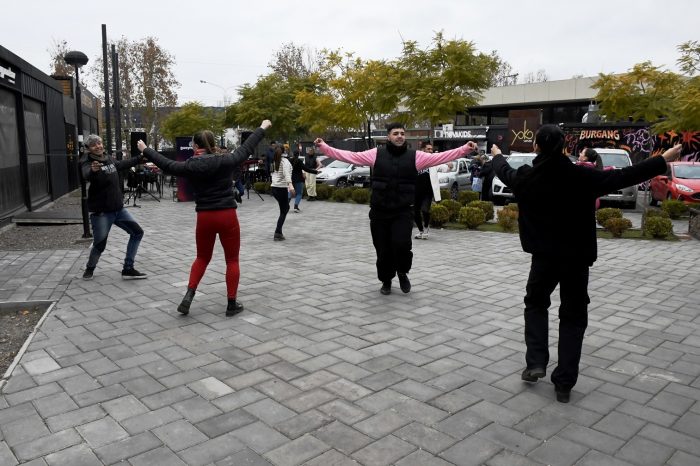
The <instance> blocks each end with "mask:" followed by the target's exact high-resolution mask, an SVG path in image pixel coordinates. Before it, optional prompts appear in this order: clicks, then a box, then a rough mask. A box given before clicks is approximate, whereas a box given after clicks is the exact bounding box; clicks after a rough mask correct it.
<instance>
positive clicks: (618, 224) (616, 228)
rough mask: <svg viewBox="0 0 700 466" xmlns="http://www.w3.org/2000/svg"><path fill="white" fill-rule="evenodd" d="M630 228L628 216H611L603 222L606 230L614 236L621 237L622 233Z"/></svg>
mask: <svg viewBox="0 0 700 466" xmlns="http://www.w3.org/2000/svg"><path fill="white" fill-rule="evenodd" d="M630 228H632V221H631V220H630V219H628V218H617V217H613V218H610V219H608V221H607V222H605V229H606V230H608V231H609V232H610V233H612V235H613V236H614V237H615V238H621V237H622V234H623V233H624V232H626V231H627V230H629V229H630Z"/></svg>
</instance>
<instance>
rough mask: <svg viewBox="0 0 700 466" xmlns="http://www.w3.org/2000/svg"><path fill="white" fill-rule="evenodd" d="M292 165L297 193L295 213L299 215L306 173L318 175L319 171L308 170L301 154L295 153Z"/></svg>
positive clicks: (293, 181) (290, 195) (293, 182)
mask: <svg viewBox="0 0 700 466" xmlns="http://www.w3.org/2000/svg"><path fill="white" fill-rule="evenodd" d="M291 163H292V184H293V185H294V191H295V192H296V195H295V196H294V213H295V214H298V213H299V212H301V210H299V204H301V198H302V195H303V194H304V181H305V179H306V178H305V175H304V172H307V173H313V174H316V173H318V170H315V169H313V168H307V167H306V165H305V164H304V162H303V161H302V160H301V159H300V158H299V152H296V151H295V152H294V156H293V157H292V162H291ZM291 197H292V194H291V193H290V194H289V198H290V199H291Z"/></svg>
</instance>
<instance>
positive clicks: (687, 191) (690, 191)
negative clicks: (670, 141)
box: [650, 162, 700, 205]
mask: <svg viewBox="0 0 700 466" xmlns="http://www.w3.org/2000/svg"><path fill="white" fill-rule="evenodd" d="M668 165H669V168H668V171H667V172H666V174H665V175H659V176H655V177H654V178H652V180H651V183H650V189H651V201H650V204H651V205H656V204H658V202H659V201H663V200H666V199H678V200H680V201H683V202H685V203H693V204H700V163H698V162H672V163H669V164H668Z"/></svg>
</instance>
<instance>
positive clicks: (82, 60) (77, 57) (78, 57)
mask: <svg viewBox="0 0 700 466" xmlns="http://www.w3.org/2000/svg"><path fill="white" fill-rule="evenodd" d="M63 60H64V61H65V62H66V63H68V64H69V65H73V67H74V68H75V106H76V119H77V120H78V122H77V127H78V144H76V145H75V150H76V154H77V159H78V179H79V180H80V209H81V211H82V215H83V238H92V235H91V234H90V223H89V222H88V209H87V186H86V185H85V179H84V178H83V173H82V170H81V169H80V151H81V149H82V147H83V108H82V100H81V97H82V96H81V93H80V72H79V69H80V67H81V66H83V65H85V64H86V63H87V62H88V57H87V55H85V54H84V53H83V52H78V51H72V52H68V53H67V54H66V55H65V56H64V57H63Z"/></svg>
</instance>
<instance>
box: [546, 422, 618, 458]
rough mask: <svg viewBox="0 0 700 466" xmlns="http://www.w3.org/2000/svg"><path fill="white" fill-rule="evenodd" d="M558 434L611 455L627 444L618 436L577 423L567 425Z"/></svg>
mask: <svg viewBox="0 0 700 466" xmlns="http://www.w3.org/2000/svg"><path fill="white" fill-rule="evenodd" d="M557 436H558V437H561V438H565V439H567V440H571V441H572V442H576V443H578V444H581V445H584V446H587V447H588V448H591V449H593V450H598V451H600V452H603V453H607V454H609V455H614V454H615V452H616V451H618V450H619V449H620V448H621V447H622V446H623V445H624V444H625V442H624V440H620V439H619V438H617V437H613V436H612V435H608V434H605V433H603V432H599V431H597V430H595V429H590V428H588V427H583V426H577V425H575V424H570V425H568V426H566V428H564V429H563V430H561V431H560V432H559V433H558V434H557Z"/></svg>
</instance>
